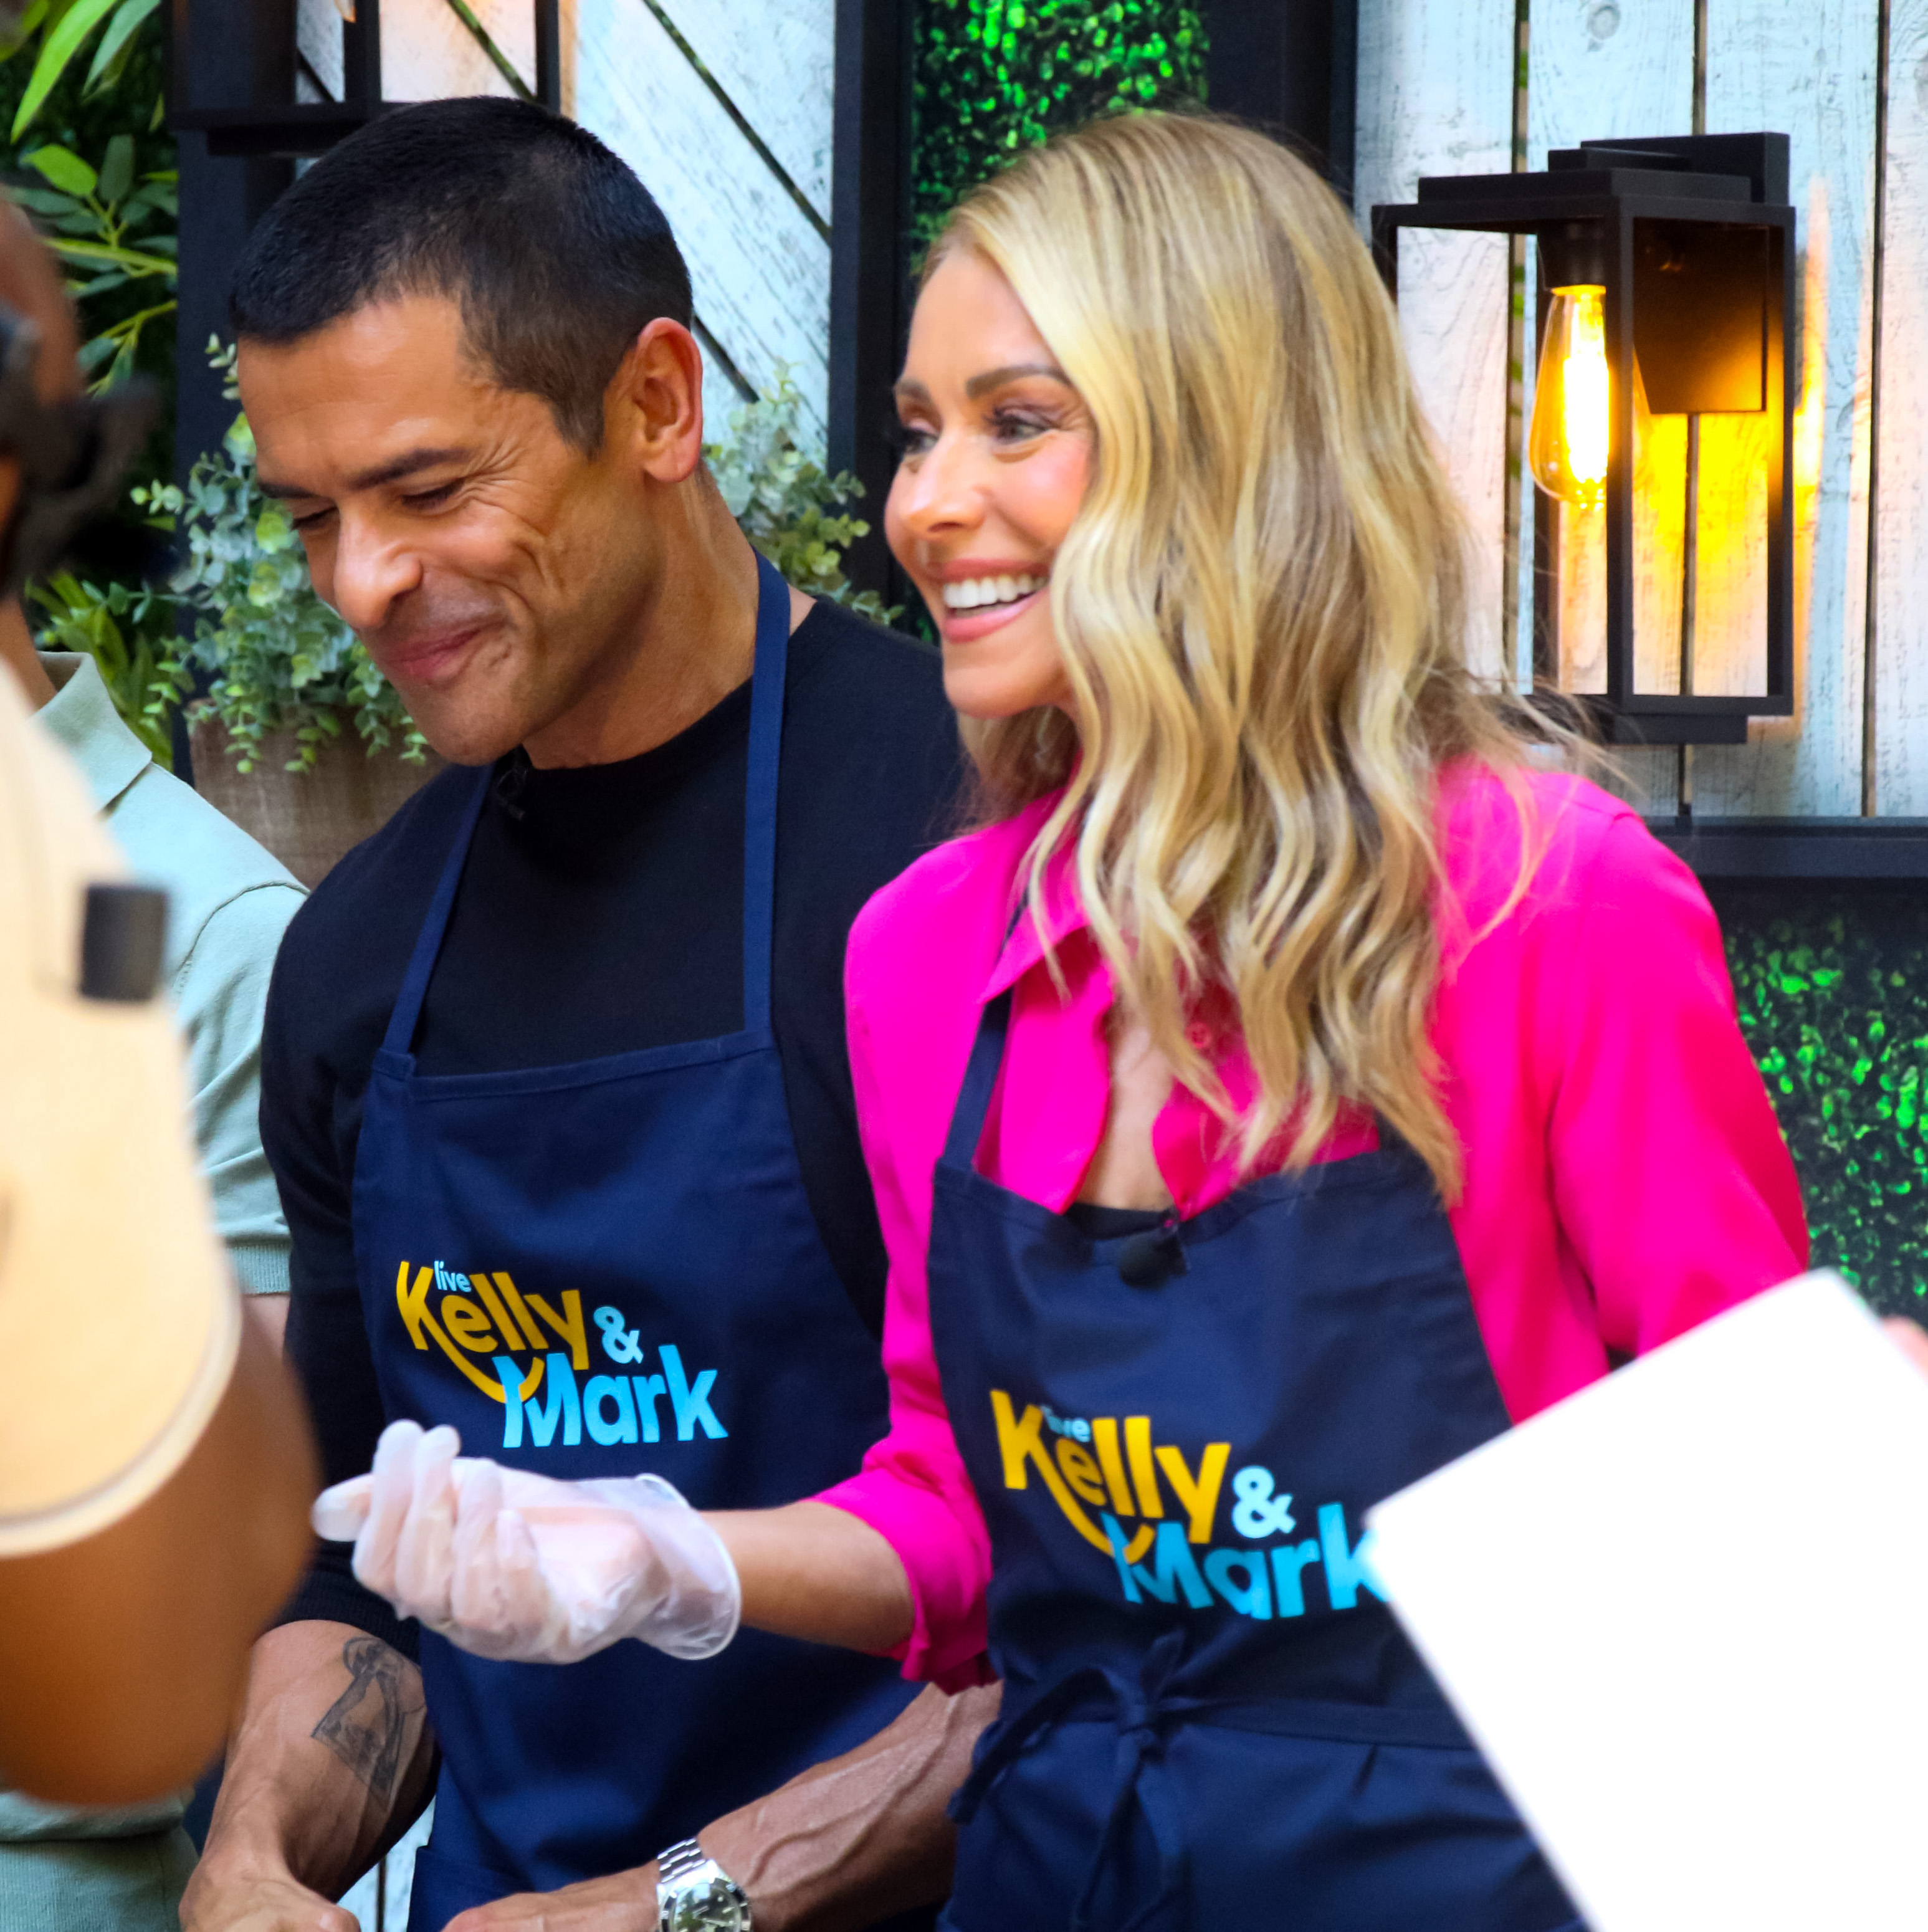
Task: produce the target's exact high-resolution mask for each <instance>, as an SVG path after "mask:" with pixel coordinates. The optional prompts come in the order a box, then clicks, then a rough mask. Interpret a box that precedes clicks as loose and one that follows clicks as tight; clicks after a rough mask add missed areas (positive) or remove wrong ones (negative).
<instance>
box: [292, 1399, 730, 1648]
mask: <svg viewBox="0 0 1928 1932" xmlns="http://www.w3.org/2000/svg"><path fill="white" fill-rule="evenodd" d="M461 1446H462V1445H461V1441H460V1438H459V1437H458V1436H457V1435H456V1433H455V1432H454V1430H452V1429H449V1428H446V1427H444V1428H439V1429H431V1430H429V1431H428V1433H427V1434H426V1435H424V1433H422V1430H421V1427H419V1425H418V1424H415V1423H412V1422H395V1423H391V1424H389V1425H388V1427H387V1428H386V1429H385V1430H383V1431H382V1439H381V1442H380V1443H379V1445H377V1447H376V1451H375V1466H374V1469H373V1470H372V1471H371V1472H370V1474H368V1475H365V1476H357V1477H355V1478H354V1479H353V1480H352V1481H349V1482H346V1483H337V1484H336V1485H335V1486H334V1488H333V1489H331V1490H324V1491H323V1492H322V1494H321V1496H319V1498H318V1499H316V1503H315V1507H314V1526H315V1532H316V1535H319V1536H322V1537H324V1538H327V1539H328V1541H331V1542H336V1543H346V1542H347V1541H349V1539H350V1538H353V1540H354V1543H355V1575H356V1576H357V1577H359V1578H360V1579H361V1581H362V1583H364V1584H365V1585H366V1586H367V1587H368V1588H369V1589H371V1590H373V1592H375V1593H376V1595H377V1596H381V1597H385V1598H387V1599H388V1601H389V1602H390V1603H391V1604H394V1607H395V1609H396V1610H397V1613H399V1614H400V1615H401V1616H405V1617H415V1618H418V1619H420V1620H421V1622H422V1623H423V1624H424V1625H425V1626H426V1627H427V1628H429V1629H430V1630H432V1631H437V1632H439V1634H441V1635H442V1636H443V1637H446V1638H448V1640H449V1642H450V1643H453V1644H456V1645H458V1646H460V1648H461V1649H463V1650H466V1651H471V1652H473V1653H474V1654H475V1655H476V1656H478V1657H487V1658H496V1659H497V1660H498V1661H514V1662H517V1663H523V1664H574V1663H576V1662H577V1661H580V1659H581V1658H585V1657H589V1656H592V1655H595V1652H598V1651H599V1650H606V1649H608V1647H609V1646H610V1645H611V1644H613V1643H617V1642H618V1641H619V1640H621V1639H622V1638H624V1637H636V1638H638V1639H640V1640H641V1641H642V1642H643V1643H647V1644H652V1645H654V1646H655V1648H656V1649H658V1650H661V1651H664V1652H667V1653H668V1654H669V1655H670V1656H672V1657H681V1658H704V1657H713V1656H715V1654H716V1653H717V1652H718V1651H719V1650H721V1649H722V1648H723V1647H724V1645H725V1644H727V1643H728V1642H729V1641H730V1639H731V1638H732V1637H734V1636H735V1635H736V1623H737V1619H738V1616H739V1613H740V1612H741V1610H742V1594H741V1592H740V1591H739V1589H738V1586H737V1582H736V1565H734V1564H733V1563H732V1562H730V1557H729V1554H728V1553H727V1551H726V1550H724V1547H723V1545H722V1544H721V1543H720V1542H719V1541H718V1540H717V1538H716V1536H715V1533H714V1532H712V1530H711V1529H710V1528H709V1526H708V1525H707V1524H706V1523H704V1521H703V1519H702V1517H700V1516H699V1515H698V1514H697V1513H696V1511H694V1510H693V1509H691V1508H690V1506H689V1505H688V1503H686V1502H684V1501H683V1499H682V1497H681V1496H679V1495H678V1494H677V1493H676V1491H675V1490H673V1488H671V1487H670V1485H669V1484H667V1483H666V1482H664V1481H663V1480H662V1478H661V1477H660V1476H630V1477H619V1478H609V1479H604V1480H601V1481H594V1482H585V1483H559V1482H556V1481H553V1479H552V1478H549V1477H547V1476H537V1475H531V1474H529V1472H527V1471H526V1470H523V1469H503V1468H502V1467H501V1466H499V1464H497V1463H490V1462H487V1461H484V1460H481V1459H479V1458H477V1457H466V1456H464V1457H458V1456H457V1454H456V1451H457V1450H458V1449H460V1448H461Z"/></svg>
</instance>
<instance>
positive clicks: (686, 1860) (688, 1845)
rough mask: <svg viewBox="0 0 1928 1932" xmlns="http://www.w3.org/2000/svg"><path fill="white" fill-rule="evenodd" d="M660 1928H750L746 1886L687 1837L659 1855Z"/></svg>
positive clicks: (701, 1931) (729, 1931) (694, 1931)
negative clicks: (745, 1895)
mask: <svg viewBox="0 0 1928 1932" xmlns="http://www.w3.org/2000/svg"><path fill="white" fill-rule="evenodd" d="M656 1923H657V1926H658V1932H751V1927H750V1901H749V1900H748V1899H747V1898H745V1897H744V1896H743V1888H742V1886H741V1885H738V1884H737V1883H736V1881H735V1880H734V1879H732V1878H731V1877H730V1875H729V1873H727V1872H726V1871H724V1869H723V1867H721V1865H719V1864H718V1863H717V1862H716V1861H715V1859H714V1858H712V1857H711V1856H710V1855H709V1853H708V1852H706V1851H705V1850H704V1849H703V1847H702V1846H700V1845H699V1844H698V1843H697V1841H695V1840H694V1838H685V1840H684V1841H682V1843H681V1844H679V1845H672V1846H670V1848H669V1849H668V1850H667V1851H666V1852H658V1854H657V1857H656Z"/></svg>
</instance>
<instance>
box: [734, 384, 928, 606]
mask: <svg viewBox="0 0 1928 1932" xmlns="http://www.w3.org/2000/svg"><path fill="white" fill-rule="evenodd" d="M802 409H803V398H802V397H801V396H800V395H798V394H797V390H796V384H795V383H793V382H792V381H791V380H790V371H789V370H788V369H787V368H785V367H784V365H783V364H781V362H780V363H778V365H777V372H776V380H775V384H774V385H773V386H772V387H771V388H770V389H768V390H766V392H764V393H763V395H761V396H760V397H759V398H757V401H754V403H746V404H744V406H743V407H742V408H741V409H739V410H733V412H732V413H731V414H730V424H729V434H728V435H727V437H725V438H724V440H723V441H722V442H721V443H707V444H706V445H705V446H704V447H703V455H704V458H705V459H706V460H707V461H708V463H709V472H710V474H711V475H712V476H714V477H715V479H716V484H717V487H718V489H719V490H721V492H722V493H723V500H724V502H725V503H726V504H727V505H728V506H729V509H730V514H731V515H732V516H733V517H735V518H736V520H737V522H738V523H740V524H741V525H742V528H743V534H744V535H745V536H747V537H748V538H749V539H750V541H751V542H752V543H753V544H755V545H756V547H757V548H758V549H759V550H761V551H762V552H763V553H764V555H765V556H767V557H768V558H769V560H770V561H771V562H772V563H773V564H775V565H776V567H777V568H778V570H780V571H781V572H782V573H783V574H784V577H786V578H787V580H789V581H790V583H793V584H794V585H795V586H796V588H797V589H799V590H801V591H802V592H804V593H805V595H807V596H811V597H827V598H829V599H830V600H831V601H832V602H833V603H838V604H847V605H848V606H849V607H850V609H852V610H856V611H858V612H859V613H862V615H863V616H866V617H874V618H875V619H877V622H879V623H880V624H887V623H889V622H891V621H892V619H893V618H895V616H897V615H898V612H897V611H896V610H895V609H894V608H886V606H885V604H884V601H883V598H880V596H878V595H877V592H875V591H874V590H858V589H855V588H854V587H853V586H852V585H851V583H850V580H849V579H848V578H847V577H845V576H844V552H845V551H846V550H848V549H849V548H850V546H851V544H853V543H855V542H856V541H858V540H859V538H862V537H867V536H868V535H870V525H869V524H868V523H865V521H864V520H862V518H861V517H853V516H852V515H850V514H849V513H848V512H847V511H846V510H845V509H844V505H846V504H847V503H850V502H854V501H855V500H856V499H857V498H858V497H859V496H862V494H863V493H864V486H863V485H862V484H861V483H859V481H857V479H856V478H855V477H854V476H853V475H849V474H848V473H845V474H844V475H838V476H832V475H830V474H829V472H827V471H826V469H824V467H823V460H822V458H821V453H820V451H819V449H818V448H817V445H816V444H815V443H814V441H813V440H811V437H809V435H808V432H807V431H805V428H804V425H803V420H802Z"/></svg>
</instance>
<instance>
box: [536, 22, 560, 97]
mask: <svg viewBox="0 0 1928 1932" xmlns="http://www.w3.org/2000/svg"><path fill="white" fill-rule="evenodd" d="M535 98H536V99H537V100H538V101H541V104H543V106H544V107H546V108H547V109H548V110H549V111H550V113H552V114H559V113H562V6H561V0H535Z"/></svg>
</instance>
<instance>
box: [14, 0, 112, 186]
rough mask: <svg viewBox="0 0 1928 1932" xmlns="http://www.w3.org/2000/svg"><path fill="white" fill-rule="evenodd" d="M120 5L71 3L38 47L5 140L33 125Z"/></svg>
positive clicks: (108, 0)
mask: <svg viewBox="0 0 1928 1932" xmlns="http://www.w3.org/2000/svg"><path fill="white" fill-rule="evenodd" d="M120 4H122V0H73V5H72V6H70V7H68V9H67V11H66V12H65V13H63V14H62V15H61V17H60V19H59V20H58V23H56V24H55V27H54V28H53V31H52V32H51V33H50V34H48V35H47V37H46V39H45V40H43V42H42V43H40V58H39V59H38V60H37V61H35V62H34V71H33V76H32V78H31V80H28V83H27V91H26V92H25V94H23V95H21V97H20V111H19V113H17V114H16V115H14V116H13V133H12V134H11V135H10V136H8V139H11V140H15V141H17V140H18V139H19V138H20V136H22V134H24V133H25V132H26V131H27V130H28V127H31V125H32V124H33V118H34V115H36V114H37V113H39V112H40V108H41V107H42V105H43V104H44V102H45V101H46V98H47V96H48V95H49V94H51V93H52V92H53V90H54V87H55V83H57V82H58V80H59V79H60V77H61V75H62V74H64V73H65V72H66V71H67V63H68V62H70V61H71V60H72V59H73V56H74V55H76V54H77V53H78V52H79V51H80V49H81V46H82V43H84V42H85V40H86V38H87V37H88V34H91V32H93V31H94V28H96V27H97V26H99V25H100V23H101V22H102V21H103V20H105V19H106V17H107V16H108V15H109V13H112V11H113V10H114V9H115V6H116V5H120ZM54 185H55V187H61V186H62V185H64V184H62V183H61V182H59V181H55V183H54ZM79 192H82V193H85V190H79Z"/></svg>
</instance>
